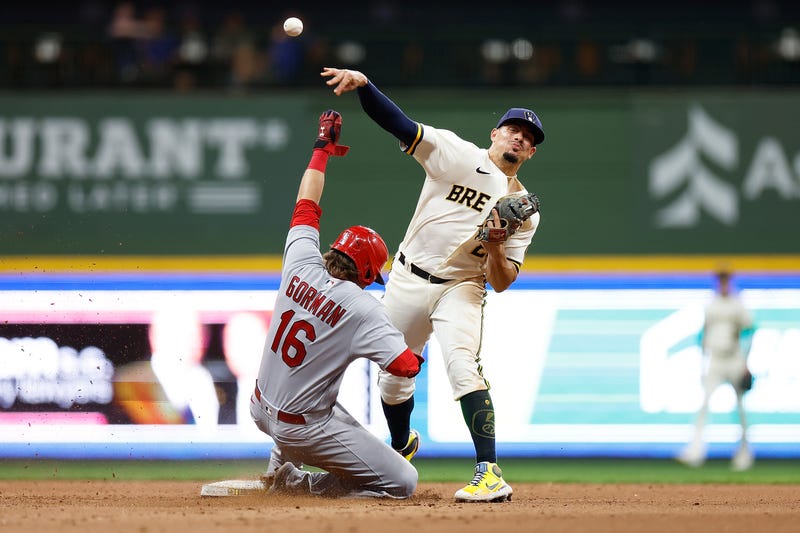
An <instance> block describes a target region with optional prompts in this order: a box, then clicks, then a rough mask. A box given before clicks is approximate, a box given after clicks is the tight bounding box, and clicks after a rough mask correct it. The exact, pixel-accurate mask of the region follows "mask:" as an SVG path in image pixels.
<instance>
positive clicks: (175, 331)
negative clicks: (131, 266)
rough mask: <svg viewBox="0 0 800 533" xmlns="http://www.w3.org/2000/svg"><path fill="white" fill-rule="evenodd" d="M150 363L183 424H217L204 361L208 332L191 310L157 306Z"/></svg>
mask: <svg viewBox="0 0 800 533" xmlns="http://www.w3.org/2000/svg"><path fill="white" fill-rule="evenodd" d="M149 338H150V347H151V350H152V356H151V358H150V365H151V366H152V368H153V373H154V374H155V375H156V377H157V378H158V382H159V383H160V385H161V388H162V389H163V390H164V394H165V395H166V397H167V399H168V400H169V402H170V403H171V404H172V406H173V407H174V408H175V409H176V410H177V411H178V412H179V413H181V415H182V416H183V417H184V421H185V422H186V423H194V424H197V425H199V426H204V427H209V428H210V427H216V426H217V423H218V422H219V398H218V397H217V391H216V388H215V387H214V379H213V378H212V377H211V373H210V372H209V371H208V369H206V368H205V367H204V366H203V364H202V360H203V354H204V352H205V349H206V345H207V341H208V331H207V330H206V328H205V326H204V325H203V324H202V323H201V321H200V316H199V315H198V313H197V312H196V311H194V310H192V309H173V308H165V309H160V310H158V311H156V312H155V313H153V316H152V317H151V320H150V328H149Z"/></svg>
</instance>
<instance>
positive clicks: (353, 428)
mask: <svg viewBox="0 0 800 533" xmlns="http://www.w3.org/2000/svg"><path fill="white" fill-rule="evenodd" d="M250 414H251V415H252V416H253V420H254V421H255V423H256V426H258V428H259V429H260V430H261V431H263V432H264V433H266V434H267V435H269V436H270V437H272V439H273V440H274V441H275V444H274V445H273V447H272V452H271V454H270V460H269V466H268V467H267V474H268V475H271V474H274V473H275V470H277V469H278V468H280V466H281V465H283V464H284V463H287V462H291V463H294V464H295V465H296V466H300V465H304V464H305V465H309V466H314V467H317V468H321V469H323V470H326V471H327V472H305V471H302V470H300V469H296V470H295V471H294V472H292V473H291V475H290V476H289V477H288V478H287V480H286V490H287V491H290V492H296V493H300V494H313V495H316V496H325V497H331V498H368V497H372V498H408V497H409V496H411V495H412V494H413V493H414V489H416V487H417V479H418V477H417V470H416V468H414V467H413V466H412V465H411V463H409V462H408V461H406V460H405V459H404V458H403V457H402V456H401V455H400V454H398V453H397V452H396V451H394V450H392V448H391V447H390V446H389V445H388V444H386V443H385V442H383V441H381V440H380V439H378V438H377V437H376V436H375V435H373V434H372V433H370V432H369V431H368V430H367V429H365V428H364V427H363V426H362V425H361V424H359V423H358V421H356V419H355V418H353V417H352V416H351V415H350V413H348V412H347V411H346V410H345V409H344V408H343V407H342V406H340V405H339V404H338V403H337V404H336V405H335V406H334V408H333V411H332V412H331V413H330V414H329V415H325V416H323V417H315V418H314V419H313V420H312V421H310V423H308V424H290V423H287V422H281V421H279V420H277V419H276V418H275V417H274V416H273V415H272V414H270V412H268V410H267V408H266V406H264V405H262V404H261V402H259V401H258V400H256V399H255V398H253V399H252V401H251V402H250Z"/></svg>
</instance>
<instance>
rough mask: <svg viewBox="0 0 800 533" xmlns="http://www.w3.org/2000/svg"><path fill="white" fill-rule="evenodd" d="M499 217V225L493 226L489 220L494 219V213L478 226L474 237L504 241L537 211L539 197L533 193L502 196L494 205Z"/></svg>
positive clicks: (483, 239) (487, 240)
mask: <svg viewBox="0 0 800 533" xmlns="http://www.w3.org/2000/svg"><path fill="white" fill-rule="evenodd" d="M494 209H497V214H498V215H499V217H500V227H499V228H497V227H493V226H490V225H489V222H490V221H492V220H494V214H490V215H489V216H488V217H486V220H484V221H483V223H481V225H480V226H478V235H477V236H476V237H475V238H476V239H477V240H479V241H483V242H505V241H506V239H508V238H509V237H510V236H512V235H514V234H515V233H516V232H517V230H518V229H519V227H520V226H522V223H523V222H525V221H526V220H528V219H529V218H531V216H533V214H534V213H536V212H538V211H539V198H538V197H537V196H536V195H535V194H525V195H523V196H503V197H502V198H500V199H499V200H498V201H497V203H496V204H495V206H494Z"/></svg>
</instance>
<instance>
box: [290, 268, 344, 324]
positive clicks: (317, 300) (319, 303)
mask: <svg viewBox="0 0 800 533" xmlns="http://www.w3.org/2000/svg"><path fill="white" fill-rule="evenodd" d="M286 296H288V297H289V298H291V299H292V300H293V301H294V302H295V303H297V304H298V305H299V306H300V307H302V308H303V309H305V310H306V311H308V312H309V313H311V314H312V315H314V316H315V317H317V318H319V319H320V320H321V321H322V322H323V323H325V324H328V325H329V326H330V327H333V326H335V325H336V323H337V322H339V319H340V318H342V317H343V316H344V314H345V313H346V312H347V309H345V308H344V307H342V306H341V305H339V304H337V303H336V302H335V301H333V300H330V299H328V297H327V296H325V295H324V294H320V293H319V291H318V290H317V289H315V288H314V287H313V286H311V285H309V284H308V283H307V282H305V281H303V280H301V279H300V277H299V276H292V279H290V280H289V285H288V286H287V287H286Z"/></svg>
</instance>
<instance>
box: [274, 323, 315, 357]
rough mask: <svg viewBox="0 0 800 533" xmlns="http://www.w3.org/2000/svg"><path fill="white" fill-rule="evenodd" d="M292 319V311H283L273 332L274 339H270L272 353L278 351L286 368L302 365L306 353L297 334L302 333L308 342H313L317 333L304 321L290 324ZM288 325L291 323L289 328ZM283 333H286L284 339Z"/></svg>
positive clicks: (304, 346) (303, 344)
mask: <svg viewBox="0 0 800 533" xmlns="http://www.w3.org/2000/svg"><path fill="white" fill-rule="evenodd" d="M292 318H294V311H292V310H289V311H284V312H283V313H282V314H281V322H280V324H278V329H277V331H275V338H274V339H272V352H273V353H275V354H278V353H279V352H278V350H279V349H280V356H281V359H283V362H284V363H286V365H287V366H290V367H292V368H294V367H296V366H300V365H301V364H302V363H303V359H305V358H306V353H307V350H306V345H305V343H304V342H303V340H302V339H300V338H299V337H298V336H297V334H298V333H300V332H301V331H302V332H303V333H304V334H305V335H304V336H305V338H306V339H307V340H308V342H314V340H316V338H317V332H316V331H315V330H314V326H313V325H312V324H310V323H309V322H307V321H305V320H297V321H295V322H292ZM289 323H291V326H289ZM287 327H288V331H287ZM284 333H286V336H285V337H284V336H283V334H284ZM281 339H282V340H281ZM292 352H294V353H292Z"/></svg>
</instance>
